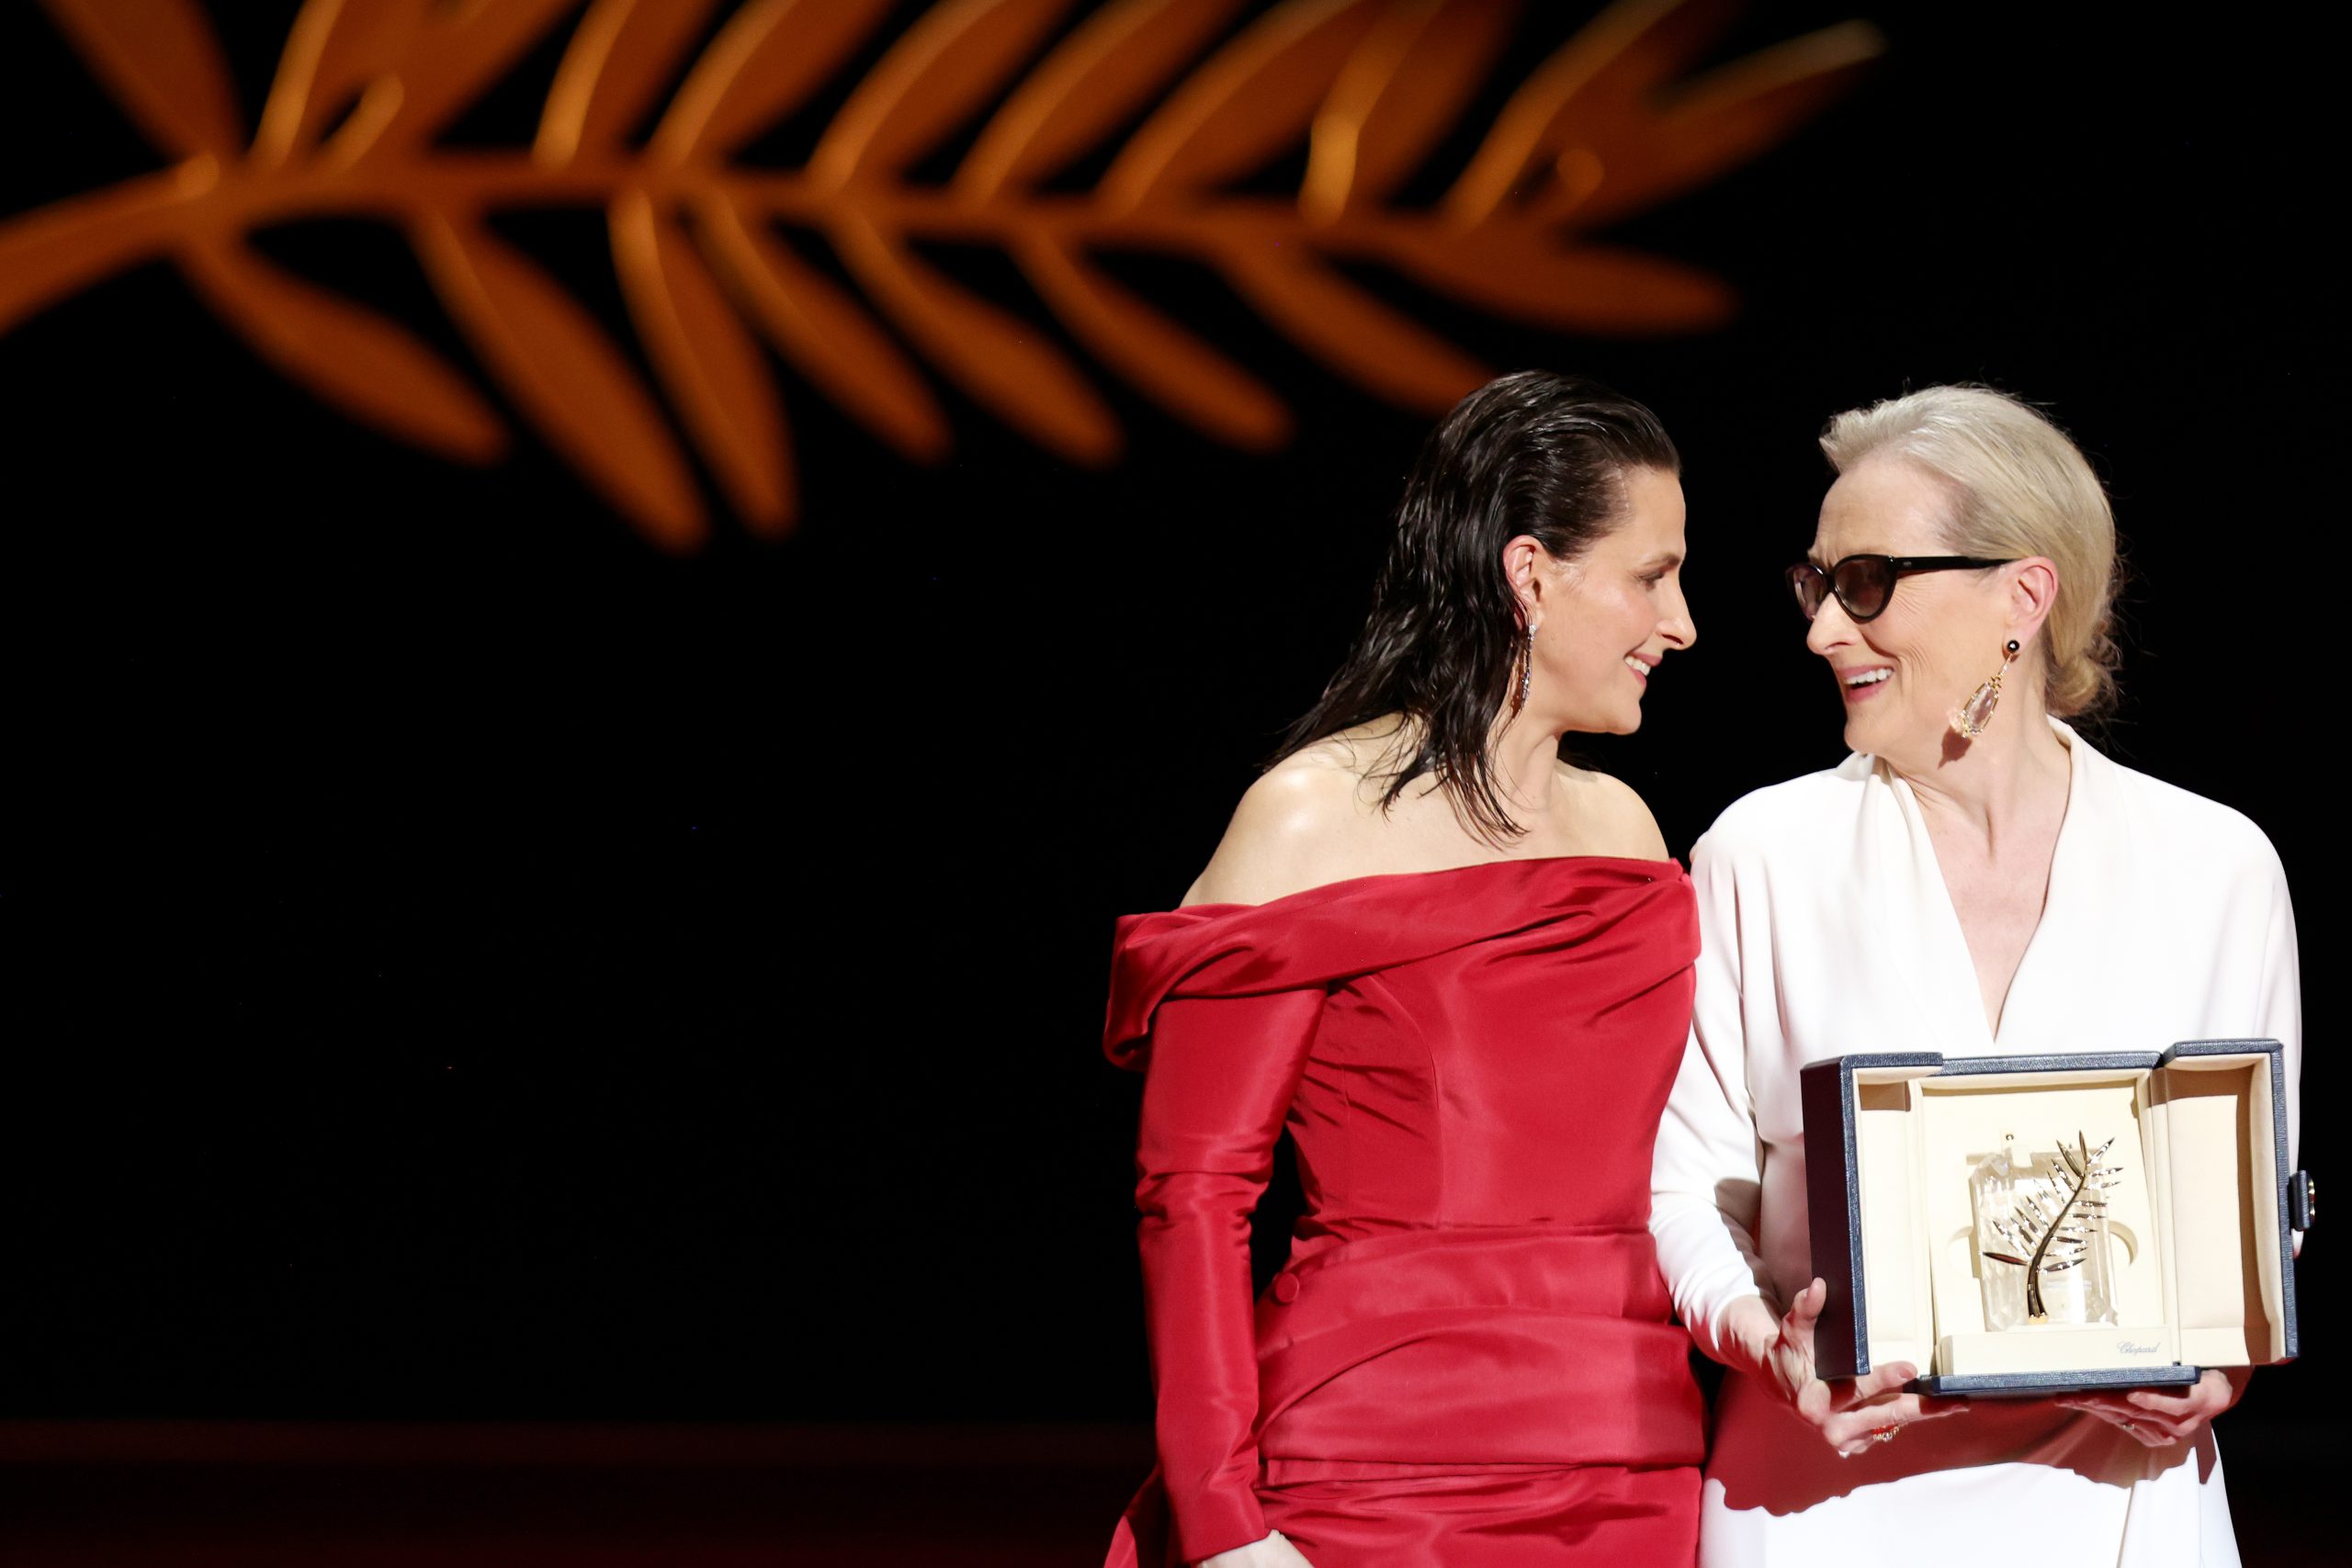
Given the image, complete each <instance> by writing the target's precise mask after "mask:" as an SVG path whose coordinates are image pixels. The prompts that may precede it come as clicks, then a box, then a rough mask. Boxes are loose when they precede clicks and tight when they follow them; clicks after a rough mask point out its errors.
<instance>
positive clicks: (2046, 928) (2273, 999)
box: [1651, 724, 2301, 1568]
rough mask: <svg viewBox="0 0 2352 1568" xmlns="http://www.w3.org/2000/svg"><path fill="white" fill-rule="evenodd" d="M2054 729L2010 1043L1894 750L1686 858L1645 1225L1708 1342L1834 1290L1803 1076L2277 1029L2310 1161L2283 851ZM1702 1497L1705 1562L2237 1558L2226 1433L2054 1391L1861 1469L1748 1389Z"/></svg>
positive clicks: (1773, 798) (1761, 800)
mask: <svg viewBox="0 0 2352 1568" xmlns="http://www.w3.org/2000/svg"><path fill="white" fill-rule="evenodd" d="M2055 728H2056V730H2057V732H2058V735H2059V738H2060V739H2061V740H2063V741H2064V743H2065V744H2066V746H2067V748H2068V750H2069V751H2070V753H2071V764H2070V765H2071V769H2072V784H2071V791H2070V794H2069V795H2068V798H2067V807H2066V816H2065V820H2064V824H2063V826H2062V827H2061V829H2060V830H2059V835H2058V843H2057V848H2056V852H2055V854H2054V855H2053V857H2052V863H2051V868H2050V890H2049V897H2048V901H2047V903H2046V904H2045V906H2044V908H2043V913H2042V917H2041V925H2040V927H2039V928H2038V929H2037V930H2036V931H2035V932H2034V936H2033V940H2032V942H2031V945H2030V947H2028V949H2027V951H2026V953H2025V957H2024V959H2023V961H2022V962H2021V963H2020V964H2018V971H2017V976H2016V979H2015V980H2014V982H2013V983H2012V984H2011V986H2010V989H2009V995H2008V998H2007V1002H2006V1003H2005V1005H2004V1008H2003V1011H2002V1014H2001V1024H2000V1032H1999V1033H1998V1035H1997V1036H1996V1035H1995V1034H1994V1033H1993V1032H1991V1031H1990V1030H1988V1029H1987V1027H1986V1024H1985V1010H1984V1004H1983V1002H1982V1000H1981V999H1980V997H1979V994H1978V990H1977V984H1976V974H1975V969H1974V966H1973V963H1972V961H1971V959H1970V957H1969V953H1968V948H1967V943H1966V941H1965V939H1964V938H1963V937H1962V933H1961V929H1960V920H1959V917H1958V916H1957V915H1956V914H1955V913H1954V911H1953V908H1952V903H1951V896H1950V895H1949V893H1948V892H1947V891H1946V890H1945V886H1944V881H1943V876H1942V873H1941V871H1940V870H1939V867H1938V865H1937V862H1936V853H1935V848H1934V845H1933V844H1932V843H1931V842H1930V840H1928V831H1927V827H1926V824H1925V822H1924V821H1923V820H1922V819H1921V817H1920V814H1919V805H1918V801H1917V797H1916V796H1915V795H1913V793H1912V791H1911V788H1910V786H1909V785H1908V784H1905V783H1904V782H1903V781H1902V780H1901V779H1899V778H1897V777H1895V776H1894V773H1892V772H1891V771H1890V770H1888V769H1886V768H1885V767H1883V766H1882V765H1880V764H1878V763H1877V762H1876V761H1875V760H1874V759H1872V758H1871V757H1868V756H1861V755H1857V756H1853V757H1849V758H1848V759H1847V761H1846V762H1845V764H1844V765H1843V766H1841V767H1838V768H1837V769H1835V770H1832V771H1830V772H1827V773H1814V774H1810V775H1808V776H1806V777H1804V778H1799V779H1793V780H1791V781H1790V782H1789V783H1787V784H1777V785H1774V786H1773V787H1771V788H1769V789H1764V790H1759V791H1758V792H1757V793H1755V794H1753V795H1748V796H1747V797H1746V798H1745V799H1743V800H1741V801H1739V802H1738V803H1736V805H1734V806H1733V807H1731V808H1730V809H1729V810H1727V811H1725V812H1724V814H1723V816H1722V817H1721V818H1718V819H1717V820H1716V822H1715V825H1714V827H1713V829H1710V830H1709V832H1708V833H1707V835H1706V837H1705V838H1703V839H1702V840H1700V842H1699V844H1698V847H1697V848H1696V849H1695V850H1694V851H1693V852H1692V854H1691V879H1692V881H1693V883H1694V884H1695V886H1696V887H1697V889H1698V895H1699V909H1700V919H1701V929H1702V949H1703V951H1702V954H1701V957H1700V960H1699V971H1698V994H1697V997H1696V999H1695V1002H1694V1013H1693V1018H1692V1024H1691V1043H1690V1048H1689V1051H1688V1053H1687V1055H1686V1056H1685V1058H1684V1061H1683V1065H1682V1069H1681V1074H1680V1077H1679V1079H1678V1081H1677V1083H1676V1086H1675V1089H1674V1093H1673V1097H1672V1100H1670V1102H1669V1104H1668V1110H1667V1115H1666V1120H1665V1122H1664V1124H1663V1125H1662V1126H1661V1127H1660V1129H1659V1133H1658V1142H1657V1177H1656V1183H1655V1186H1656V1195H1655V1205H1654V1213H1653V1217H1652V1220H1651V1228H1652V1229H1653V1230H1654V1231H1655V1232H1656V1234H1657V1242H1658V1253H1659V1262H1660V1266H1661V1268H1662V1269H1664V1270H1665V1273H1666V1278H1667V1281H1668V1284H1669V1286H1671V1288H1672V1290H1673V1292H1674V1299H1675V1303H1676V1305H1677V1307H1678V1308H1679V1311H1680V1312H1681V1314H1682V1318H1683V1321H1684V1322H1685V1323H1687V1324H1689V1325H1691V1332H1692V1333H1693V1335H1694V1336H1695V1337H1697V1338H1698V1339H1699V1341H1700V1344H1701V1346H1702V1348H1709V1349H1712V1348H1713V1347H1714V1346H1715V1344H1716V1343H1717V1336H1718V1335H1719V1333H1720V1331H1721V1329H1722V1325H1723V1322H1724V1314H1726V1313H1727V1312H1728V1311H1729V1309H1730V1307H1731V1305H1732V1303H1734V1302H1736V1301H1737V1300H1738V1299H1739V1298H1741V1297H1742V1296H1746V1295H1749V1294H1754V1293H1756V1292H1759V1291H1760V1292H1763V1293H1764V1294H1765V1295H1766V1297H1767V1298H1768V1300H1770V1302H1771V1303H1773V1305H1774V1308H1775V1310H1776V1311H1778V1310H1779V1309H1780V1307H1781V1304H1782V1303H1786V1302H1787V1301H1788V1299H1789V1298H1790V1297H1791V1296H1792V1295H1793V1294H1794V1293H1795V1292H1798V1291H1800V1290H1802V1289H1803V1288H1804V1285H1805V1283H1806V1281H1807V1280H1810V1279H1811V1278H1812V1277H1813V1272H1812V1267H1811V1257H1810V1254H1811V1246H1810V1243H1809V1240H1808V1235H1807V1230H1806V1218H1805V1192H1804V1131H1803V1116H1802V1113H1801V1111H1800V1109H1799V1105H1798V1078H1797V1074H1798V1070H1799V1069H1800V1068H1801V1067H1803V1066H1804V1064H1806V1063H1808V1062H1814V1061H1819V1060H1822V1059H1824V1058H1826V1057H1832V1056H1839V1055H1847V1054H1849V1053H1852V1052H1860V1051H1938V1052H1941V1053H1943V1054H1944V1055H1953V1056H1958V1055H1991V1054H1995V1053H1997V1054H1999V1055H2042V1054H2047V1055H2055V1054H2060V1053H2066V1052H2078V1051H2099V1050H2114V1051H2160V1050H2162V1049H2164V1048H2165V1046H2166V1045H2169V1044H2171V1043H2173V1042H2175V1041H2178V1040H2196V1039H2224V1038H2251V1037H2269V1038H2274V1039H2277V1040H2278V1041H2280V1042H2281V1043H2283V1044H2284V1045H2285V1047H2286V1060H2285V1066H2286V1075H2287V1089H2288V1100H2287V1105H2288V1112H2287V1114H2288V1136H2289V1146H2290V1156H2291V1151H2292V1149H2293V1148H2294V1146H2295V1140H2296V1134H2297V1131H2298V1126H2299V1122H2298V1113H2297V1109H2296V1103H2295V1100H2296V1086H2297V1083H2298V1078H2299V1069H2300V1065H2301V1000H2300V995H2299V991H2298V982H2297V974H2296V957H2295V927H2294V913H2293V910H2292V908H2291V907H2290V904H2289V901H2288V896H2287V883H2286V877H2285V874H2284V873H2283V872H2282V870H2281V869H2280V866H2279V863H2278V855H2277V853H2276V852H2274V851H2273V850H2272V848H2271V846H2270V842H2269V840H2267V839H2266V838H2265V837H2264V836H2263V834H2262V832H2261V830H2260V829H2257V828H2256V827H2255V826H2254V824H2253V823H2252V822H2250V821H2248V820H2247V819H2246V818H2245V817H2243V816H2241V815H2239V814H2238V813H2237V812H2235V811H2233V810H2231V809H2229V808H2228V807H2223V806H2219V805H2216V804H2214V803H2213V802H2211V801H2208V800H2204V799H2201V798H2199V796H2196V795H2190V794H2188V792H2186V791H2184V790H2180V789H2176V788H2174V787H2173V786H2171V785H2169V784H2162V783H2160V782H2158V781H2157V780H2154V779H2152V778H2149V777H2148V776H2147V775H2145V774H2143V773H2135V772H2133V771H2131V769H2128V768H2125V767H2122V766H2120V765H2119V764H2117V763H2116V762H2114V761H2110V760H2109V759H2108V758H2106V757H2104V756H2102V755H2100V754H2099V753H2098V751H2097V750H2094V749H2093V748H2092V747H2091V746H2090V745H2089V744H2088V743H2087V742H2086V741H2084V740H2082V739H2080V738H2078V737H2076V736H2075V733H2074V732H2073V731H2072V730H2071V729H2069V728H2067V727H2066V726H2064V725H2063V724H2058V725H2055ZM2267 1375H2271V1376H2278V1375H2281V1374H2278V1373H2270V1374H2267ZM1704 1509H1705V1512H1704V1519H1703V1524H1702V1549H1701V1553H1700V1559H1701V1562H1702V1564H1705V1565H1709V1568H1732V1565H1736V1568H1755V1565H1758V1564H1780V1563H1803V1564H1805V1565H1806V1568H1819V1565H1822V1564H1834V1563H1843V1562H1864V1561H1875V1560H1877V1559H1879V1558H1881V1557H1883V1556H1886V1557H1892V1558H1893V1559H1894V1560H1899V1561H1902V1562H1905V1563H1906V1564H1910V1565H1914V1568H1929V1565H1940V1564H1947V1563H1949V1564H1951V1565H1952V1568H1982V1564H1984V1563H1985V1562H1987V1561H1988V1560H1989V1561H2000V1560H2005V1559H2007V1560H2014V1559H2018V1558H2020V1557H2026V1558H2030V1559H2032V1560H2033V1561H2036V1562H2067V1563H2072V1564H2077V1565H2080V1564H2090V1563H2099V1564H2105V1563H2116V1564H2119V1565H2121V1568H2155V1565H2158V1564H2163V1565H2166V1568H2170V1565H2174V1564H2189V1563H2199V1564H2233V1563H2236V1562H2238V1554H2237V1550H2236V1547H2235V1545H2234V1544H2233V1539H2232V1535H2231V1529H2230V1518H2229V1504H2228V1500H2227V1498H2226V1496H2225V1495H2224V1494H2223V1491H2222V1471H2221V1461H2220V1457H2219V1454H2218V1452H2217V1451H2216V1450H2215V1448H2214V1446H2213V1442H2212V1438H2211V1434H2210V1433H2209V1434H2208V1435H2207V1436H2206V1437H2205V1438H2204V1439H2202V1440H2201V1441H2200V1442H2199V1443H2198V1444H2196V1445H2194V1446H2193V1447H2187V1446H2185V1447H2182V1448H2178V1449H2148V1448H2144V1447H2143V1446H2142V1445H2140V1444H2139V1443H2138V1442H2137V1441H2135V1440H2133V1439H2132V1438H2131V1437H2130V1436H2129V1435H2127V1434H2125V1433H2123V1432H2121V1431H2120V1430H2118V1429H2117V1428H2116V1427H2112V1426H2110V1425H2109V1424H2107V1423H2105V1422H2103V1421H2100V1420H2098V1418H2097V1417H2093V1416H2077V1415H2075V1414H2074V1413H2073V1412H2070V1411H2065V1410H2061V1409H2058V1408H2056V1407H2054V1406H2052V1405H2050V1404H2045V1403H2041V1402H1992V1401H1985V1402H1979V1403H1978V1404H1975V1405H1974V1406H1973V1407H1972V1409H1971V1410H1970V1411H1969V1412H1968V1413H1967V1414H1964V1415H1962V1416H1954V1417H1952V1418H1951V1419H1948V1420H1939V1421H1932V1422H1923V1423H1920V1424H1919V1425H1917V1426H1915V1427H1908V1428H1906V1429H1905V1431H1904V1432H1903V1433H1902V1434H1901V1435H1900V1436H1898V1437H1897V1438H1895V1439H1894V1441H1892V1442H1890V1443H1886V1444H1883V1445H1881V1446H1879V1447H1878V1448H1876V1449H1873V1450H1871V1452H1870V1453H1868V1454H1866V1455H1864V1456H1862V1457H1860V1458H1857V1459H1853V1460H1841V1459H1839V1458H1838V1456H1837V1454H1836V1453H1835V1452H1834V1451H1832V1450H1830V1448H1829V1447H1828V1446H1827V1445H1826V1444H1825V1443H1823V1442H1822V1441H1821V1440H1820V1439H1819V1438H1817V1437H1816V1436H1815V1435H1814V1433H1813V1432H1812V1430H1811V1429H1810V1428H1809V1427H1804V1425H1803V1424H1802V1423H1800V1422H1798V1421H1797V1420H1796V1419H1795V1417H1794V1416H1791V1415H1790V1414H1788V1413H1787V1412H1786V1411H1785V1410H1784V1409H1783V1408H1782V1407H1781V1406H1779V1405H1778V1404H1775V1403H1773V1402H1772V1401H1771V1399H1770V1396H1769V1395H1767V1394H1764V1393H1761V1392H1760V1391H1758V1389H1756V1388H1754V1387H1753V1386H1751V1385H1750V1384H1749V1383H1748V1382H1747V1379H1745V1378H1743V1377H1740V1376H1738V1375H1736V1374H1735V1375H1733V1376H1730V1377H1728V1378H1726V1379H1725V1381H1724V1394H1723V1398H1722V1400H1721V1403H1720V1404H1719V1406H1718V1408H1717V1411H1716V1426H1715V1434H1714V1438H1713V1445H1712V1449H1711V1451H1710V1457H1709V1461H1708V1467H1707V1483H1706V1491H1705V1501H1704Z"/></svg>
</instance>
